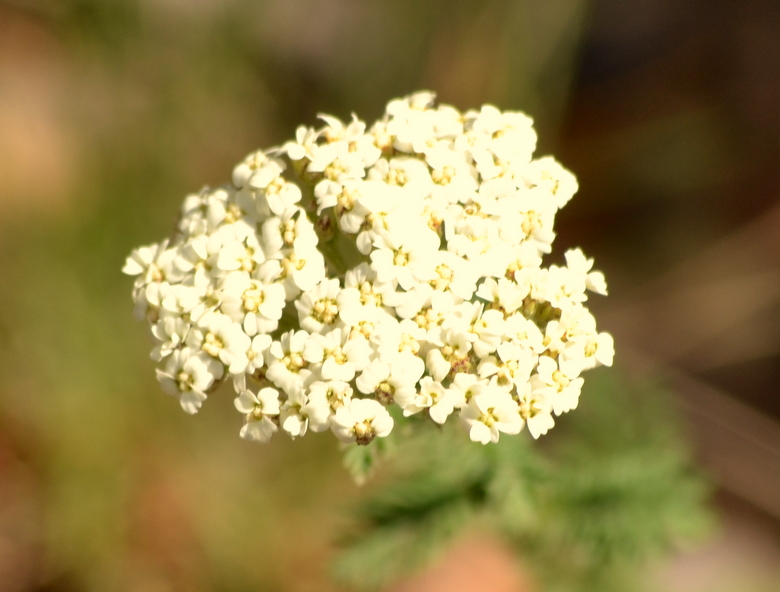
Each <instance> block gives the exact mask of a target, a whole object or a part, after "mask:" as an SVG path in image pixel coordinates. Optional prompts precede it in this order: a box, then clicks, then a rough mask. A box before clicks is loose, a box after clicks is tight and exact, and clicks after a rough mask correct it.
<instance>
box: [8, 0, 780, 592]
mask: <svg viewBox="0 0 780 592" xmlns="http://www.w3.org/2000/svg"><path fill="white" fill-rule="evenodd" d="M418 89H432V90H435V91H437V93H438V96H439V100H440V101H442V102H445V103H450V104H453V105H455V106H456V107H458V108H460V109H468V108H472V107H478V106H480V105H481V104H483V103H485V102H491V103H494V104H496V105H497V106H499V107H500V108H502V109H520V110H524V111H526V112H528V113H529V114H531V115H532V116H533V117H534V118H535V120H536V121H537V130H538V132H539V136H540V147H539V152H540V153H541V154H544V153H554V154H555V155H556V157H557V158H558V159H559V160H560V161H561V162H563V163H564V165H565V166H567V167H568V168H570V169H571V170H572V171H574V172H575V174H577V176H578V178H579V181H580V186H581V190H580V193H579V194H578V196H577V197H576V199H575V200H573V201H572V203H571V204H570V205H569V206H568V207H567V208H566V210H564V212H563V213H562V214H561V215H560V216H559V219H558V231H559V238H558V241H557V243H556V245H557V246H556V252H557V253H562V252H563V250H564V248H567V247H570V246H575V245H581V246H582V247H583V248H584V250H585V252H586V253H588V254H589V255H591V256H595V258H596V262H597V267H598V268H599V269H602V270H603V271H604V272H605V273H606V276H607V279H608V281H609V282H610V288H611V296H610V298H608V299H604V300H601V301H597V302H594V304H593V308H594V310H595V313H596V316H597V318H602V317H601V316H600V314H603V315H606V316H604V317H603V318H604V319H606V320H603V321H602V325H601V326H602V327H603V328H604V329H605V330H609V331H612V332H613V333H615V335H616V338H617V339H616V341H617V350H618V360H620V356H622V355H625V356H626V357H627V358H630V353H626V354H623V351H622V350H621V345H622V344H623V343H625V341H629V342H631V345H632V346H633V347H637V348H639V349H641V350H643V351H644V352H645V353H649V354H651V355H653V356H656V357H660V358H662V359H661V362H660V364H661V367H670V366H673V367H675V368H682V369H683V370H686V371H688V372H690V373H691V374H692V375H694V376H695V377H696V379H697V380H703V381H705V382H706V383H707V384H710V385H712V386H715V387H717V388H720V389H725V390H727V391H728V392H729V394H730V396H733V397H735V398H736V399H739V400H741V401H742V402H743V403H746V404H747V405H748V406H750V408H751V409H753V410H754V411H756V412H757V413H759V414H761V415H762V417H764V418H769V419H768V420H767V421H769V422H770V423H771V422H774V421H775V420H776V419H777V418H778V417H780V398H778V397H777V392H778V391H777V386H776V385H777V380H778V379H780V363H778V362H779V361H780V359H779V354H778V351H780V347H778V343H780V340H778V337H777V335H778V334H780V315H778V313H777V310H778V309H777V308H776V307H774V304H776V303H778V302H777V299H775V300H773V299H772V298H775V296H772V297H770V298H769V299H765V300H762V302H763V303H764V304H763V305H762V307H759V308H756V309H755V310H754V312H755V315H754V316H757V317H758V318H759V321H758V323H759V325H758V326H757V327H758V328H754V325H751V324H749V323H748V324H745V323H744V322H742V323H741V324H740V327H742V333H739V332H738V330H736V329H730V328H729V326H726V328H724V329H723V335H725V338H724V339H725V341H724V343H725V345H723V346H722V348H721V349H723V350H724V351H726V352H727V353H728V352H730V351H731V349H732V348H731V347H730V346H729V343H732V341H730V340H733V339H734V338H735V336H737V337H740V338H741V339H742V341H740V342H739V343H743V342H744V343H750V344H755V343H756V342H759V343H760V344H761V347H760V348H758V350H757V353H754V355H749V356H748V355H746V356H741V357H740V356H731V357H729V356H728V355H725V354H724V355H725V358H724V357H723V356H721V358H718V359H725V360H726V362H723V363H721V364H720V365H718V364H714V363H710V364H709V365H707V364H704V363H703V362H702V363H700V360H701V359H702V356H701V355H698V357H697V355H696V351H698V350H696V351H694V350H695V348H694V350H692V349H690V348H689V349H687V350H684V351H683V352H682V353H681V354H680V356H678V357H676V358H674V359H673V360H665V359H663V357H664V352H666V351H667V350H668V347H667V344H668V343H669V342H670V341H666V340H672V339H675V335H676V333H675V332H674V331H675V328H678V327H683V328H687V327H688V325H686V322H687V321H686V319H684V318H681V317H680V318H678V317H676V316H675V312H676V313H678V314H682V313H681V312H680V309H678V308H672V309H667V312H668V310H671V314H667V315H666V316H665V317H663V320H662V321H661V322H660V325H659V323H657V322H654V321H653V320H652V319H654V318H655V317H654V316H653V314H655V313H657V312H658V310H659V309H657V308H652V306H651V305H648V306H641V305H636V306H635V307H634V308H631V306H633V305H634V304H635V303H637V302H639V303H640V304H641V302H643V299H645V298H647V297H651V298H654V297H655V296H657V295H659V294H661V295H663V294H666V293H667V291H674V290H676V289H681V290H684V289H685V287H686V286H687V284H686V282H688V281H689V280H690V279H691V275H692V274H689V273H685V272H679V273H677V274H676V275H674V274H673V273H672V275H669V273H670V272H673V271H674V270H675V269H677V268H678V267H679V265H681V264H683V263H684V262H685V261H687V260H688V259H690V258H692V257H694V256H697V255H699V254H702V253H704V255H706V254H707V253H710V252H711V247H712V245H718V244H719V241H722V240H724V237H729V236H731V235H732V233H733V232H735V231H736V229H738V228H740V227H742V226H743V225H744V224H746V223H748V222H749V221H751V220H754V219H756V218H759V217H761V216H764V215H766V214H767V212H770V213H771V212H773V211H775V209H776V207H777V203H778V196H779V193H778V189H777V186H778V183H777V181H778V177H779V176H778V171H780V4H778V3H777V2H773V1H770V0H763V1H762V0H744V1H737V0H711V1H709V2H704V1H702V0H690V1H686V2H673V1H671V0H622V1H621V0H593V1H586V0H546V1H544V2H538V1H533V0H485V1H481V2H476V1H466V0H425V1H423V0H395V1H375V2H368V1H361V0H267V1H262V0H259V1H254V2H253V1H250V0H49V1H46V0H40V1H35V0H0V286H1V287H0V337H1V339H0V591H2V592H6V591H32V590H36V591H41V592H43V591H51V592H66V591H77V590H78V591H80V590H99V591H111V590H121V591H128V592H129V591H133V592H141V591H144V592H158V591H159V592H163V591H169V590H191V591H198V590H220V591H222V590H224V591H234V590H235V591H239V590H291V591H298V590H300V591H303V590H331V589H333V590H335V589H337V588H336V587H335V586H333V585H331V584H329V583H327V580H326V576H325V574H326V572H327V569H326V566H327V563H328V561H329V560H330V558H331V556H332V555H333V552H334V551H333V543H334V540H335V539H336V533H338V531H339V528H340V525H341V524H342V523H343V522H344V520H345V515H346V513H347V512H346V511H347V509H348V508H349V506H350V504H351V503H352V502H353V500H356V499H358V498H359V497H360V496H361V491H360V489H359V488H357V487H355V486H354V485H352V484H351V483H350V482H349V479H348V478H347V476H346V474H345V473H344V472H343V471H342V470H341V468H340V459H339V453H338V450H337V446H336V444H335V443H334V442H331V441H330V440H327V444H326V443H325V442H326V439H325V438H323V439H321V440H320V439H317V438H306V439H304V440H302V441H299V442H294V443H291V442H289V441H286V440H285V439H283V438H278V439H275V440H274V442H273V444H272V445H270V446H267V447H258V446H254V445H251V444H249V443H246V442H243V441H241V440H239V438H238V430H239V428H240V417H239V416H238V415H237V414H236V413H235V410H234V409H233V406H232V400H231V397H230V396H229V395H228V394H227V393H224V397H222V398H220V397H219V396H215V397H212V398H211V399H210V400H209V402H208V404H207V405H206V406H205V408H204V409H203V411H202V412H201V413H200V414H199V415H198V416H197V417H196V418H192V417H189V416H186V415H185V414H183V413H181V411H180V409H179V406H178V404H177V403H176V401H174V400H173V399H171V398H169V397H167V396H165V395H164V394H163V393H162V391H161V389H160V388H159V387H158V385H157V384H156V381H155V379H154V372H153V364H152V362H151V361H150V360H149V359H148V351H149V349H150V347H149V342H148V340H147V336H146V329H145V327H144V326H143V325H142V324H136V323H134V322H133V319H132V316H131V309H132V303H131V299H130V290H131V284H132V282H131V280H130V279H129V278H127V277H125V276H122V275H121V273H120V269H121V267H122V264H123V262H124V258H125V257H126V256H127V254H128V253H129V252H130V250H131V249H132V248H134V247H136V246H139V245H141V244H148V243H150V242H155V241H158V240H159V239H160V238H161V237H163V236H165V235H167V233H168V231H169V229H170V228H171V225H172V223H173V220H174V217H175V216H176V214H177V211H178V208H179V204H180V202H181V199H182V198H183V196H184V195H185V194H186V193H188V192H191V191H194V190H197V189H198V188H200V187H201V186H202V185H204V184H209V185H216V184H220V183H222V182H224V181H226V180H228V179H229V178H230V172H231V169H232V166H233V165H234V164H235V163H236V162H238V161H239V160H240V159H241V158H242V157H243V156H244V155H245V154H246V153H248V152H250V151H252V150H254V149H256V148H264V147H269V146H272V145H275V144H278V143H280V142H283V141H284V140H286V139H288V138H290V137H291V136H292V135H293V134H294V130H295V128H296V126H297V125H299V124H307V125H314V124H315V117H316V114H317V113H320V112H324V113H331V114H334V115H337V116H339V117H342V118H347V117H348V116H349V114H350V113H351V112H353V111H354V112H355V113H357V114H358V115H359V116H360V117H361V118H362V119H364V120H367V121H371V120H373V119H374V118H376V117H377V116H379V115H380V113H381V112H382V110H383V109H384V105H385V103H386V102H387V101H388V100H389V99H391V98H394V97H397V96H401V95H404V94H408V93H409V92H412V91H414V90H418ZM777 219H779V220H780V218H777ZM768 228H769V231H768V235H767V236H768V238H767V237H764V238H765V239H766V240H768V241H769V243H766V244H769V245H770V247H768V248H764V247H762V248H761V250H759V251H758V255H757V257H753V258H752V259H753V261H754V263H755V262H756V260H757V261H758V263H763V264H766V268H767V269H768V270H769V271H767V273H770V275H769V276H767V277H769V278H770V279H769V280H768V281H769V285H770V286H773V285H774V284H773V283H772V281H773V280H771V278H773V277H776V276H772V275H771V273H776V272H777V270H778V267H780V263H779V261H780V259H776V258H775V255H778V254H780V246H778V243H777V240H776V239H774V238H773V237H774V236H775V235H774V234H773V232H774V230H776V231H777V236H780V226H777V225H774V226H773V225H771V224H770V225H769V226H768ZM773 229H774V230H773ZM753 238H756V240H758V238H757V237H753ZM772 241H774V242H772ZM748 243H749V241H748ZM729 244H731V243H729ZM740 244H741V243H740ZM749 244H752V243H749ZM756 244H759V243H756ZM761 244H762V245H763V244H764V243H761ZM772 248H774V249H775V250H774V251H773V250H771V249H772ZM708 249H710V250H708ZM767 249H769V250H767ZM713 253H718V251H713ZM714 256H715V255H713V257H714ZM717 261H718V260H717V259H716V261H715V263H714V264H713V265H714V267H712V268H711V269H714V270H715V271H714V273H715V274H716V275H719V274H720V273H721V272H722V273H723V274H727V273H731V271H729V269H731V268H728V265H727V264H726V263H727V262H726V263H724V265H723V267H722V268H721V267H719V266H718V265H717ZM705 267H706V266H705ZM733 267H734V266H733V265H732V268H733ZM694 268H695V269H702V265H696V266H694ZM727 268H728V269H727ZM732 271H733V270H732ZM658 278H661V279H660V280H659V279H658ZM664 278H665V279H664ZM737 284H739V282H738V281H737ZM752 285H753V284H750V285H748V286H747V287H745V288H744V289H739V287H737V288H735V289H734V290H732V291H730V292H728V295H727V296H724V298H726V300H725V301H724V300H723V299H722V298H721V299H719V300H718V306H720V307H721V308H718V309H717V310H721V309H723V310H725V311H726V312H725V313H724V314H725V315H726V316H727V317H728V315H730V314H732V312H733V311H737V310H741V309H744V307H745V306H748V305H749V302H750V301H751V299H752V298H753V297H754V296H755V294H754V293H753V292H750V289H751V288H750V286H752ZM778 285H780V283H778ZM753 289H758V288H753ZM762 293H764V294H765V293H766V290H764V292H762ZM772 294H775V293H774V292H772ZM746 302H747V303H748V304H746ZM614 307H623V309H624V310H629V311H633V312H632V314H630V315H623V317H621V316H620V315H613V317H609V316H608V315H609V310H610V308H614ZM626 307H627V308H626ZM754 308H755V307H754ZM751 310H752V309H751ZM664 314H666V313H664ZM721 316H722V315H721ZM729 318H730V317H729ZM751 318H753V317H751ZM610 319H612V320H611V321H610ZM648 319H649V320H648ZM610 323H612V324H610ZM643 323H644V324H643ZM648 326H651V327H654V328H655V329H657V328H658V327H659V326H668V328H669V332H667V333H663V331H661V332H660V333H659V332H655V333H654V332H652V331H651V330H648V329H647V327H648ZM637 327H639V328H637ZM696 327H698V325H696V326H694V328H692V329H690V330H688V329H685V330H686V331H688V333H687V336H688V337H691V332H693V333H692V334H693V335H696V336H699V335H700V336H701V338H702V340H704V341H707V340H710V341H712V337H711V336H710V335H709V334H708V333H706V331H704V332H702V331H700V332H699V333H696V331H699V329H697V328H696ZM743 334H744V335H743ZM721 337H722V336H721ZM621 338H623V339H624V341H623V342H621ZM734 347H735V348H736V346H734ZM745 347H747V346H745ZM748 349H749V348H748ZM692 351H693V353H691V352H692ZM750 351H753V350H750ZM686 356H687V357H686ZM705 357H706V356H705ZM707 359H709V358H707ZM697 364H698V365H697ZM771 418H774V419H771ZM771 425H775V424H774V423H771ZM703 446H704V447H705V448H706V442H704V443H703ZM774 453H777V451H776V450H775V451H774ZM774 453H773V454H774ZM705 456H706V455H705ZM773 466H775V465H773ZM727 489H728V488H727ZM724 495H725V496H726V497H727V498H728V500H727V503H726V505H729V504H733V503H737V504H739V503H741V502H739V501H738V500H737V501H735V499H734V496H731V497H729V494H728V492H727V493H726V494H724ZM748 505H749V504H748ZM750 511H751V512H755V513H754V514H752V515H753V516H754V521H755V522H759V523H761V525H762V526H763V527H765V528H766V529H767V532H768V533H769V534H767V535H766V536H767V541H768V543H767V546H769V547H771V546H772V545H774V544H777V545H778V547H779V548H780V534H778V532H780V531H778V527H777V524H778V522H777V518H778V516H774V517H773V516H772V515H771V512H766V509H765V508H764V509H761V508H759V509H757V510H754V509H751V510H750ZM776 575H777V574H776ZM748 579H749V578H748ZM778 580H780V575H778ZM744 581H745V582H747V581H748V580H744ZM775 581H777V580H775ZM740 582H742V580H740ZM750 582H752V580H750ZM761 582H764V580H760V582H759V584H760V583H761ZM746 585H747V584H741V583H737V584H735V586H736V587H734V588H733V589H734V590H747V588H746V587H741V588H740V587H739V586H746ZM750 585H752V583H751V584H750ZM761 585H763V584H761ZM729 589H732V588H729ZM774 589H776V588H774ZM713 590H714V589H713ZM719 590H720V589H719Z"/></svg>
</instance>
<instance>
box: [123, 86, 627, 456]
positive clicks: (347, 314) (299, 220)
mask: <svg viewBox="0 0 780 592" xmlns="http://www.w3.org/2000/svg"><path fill="white" fill-rule="evenodd" d="M321 119H322V120H323V121H324V124H325V125H324V126H323V127H321V128H318V129H317V128H308V127H300V128H298V130H297V132H296V134H295V139H294V140H291V141H289V142H287V143H286V144H284V145H282V146H281V147H277V148H272V149H269V150H265V151H259V152H255V153H253V154H250V155H249V156H247V157H246V158H245V159H244V160H243V161H242V162H241V163H239V164H238V165H237V166H236V167H235V169H234V170H233V174H232V181H231V182H230V183H228V184H226V185H224V186H222V187H218V188H216V189H210V188H204V189H202V190H201V191H200V192H198V193H196V194H193V195H189V196H187V197H186V198H185V200H184V203H183V204H182V208H181V216H180V218H179V221H178V223H177V226H176V228H175V231H174V233H173V234H172V236H171V237H170V238H169V239H166V240H164V241H162V242H160V243H157V244H153V245H149V246H145V247H141V248H139V249H136V250H135V251H133V252H132V253H131V255H130V256H129V257H128V259H127V263H126V265H125V267H124V269H123V271H124V272H125V273H126V274H129V275H134V276H136V281H135V285H134V288H133V299H134V301H135V312H136V316H138V317H140V318H145V319H146V320H147V321H148V322H149V324H150V328H151V335H152V338H153V340H154V342H155V344H154V348H153V350H152V358H153V359H154V360H155V362H157V364H158V368H157V378H158V380H159V381H160V383H161V386H162V388H163V389H164V390H165V391H166V392H168V393H170V394H172V395H174V396H175V397H177V398H178V399H179V402H180V403H181V406H182V408H183V409H184V410H185V411H186V412H188V413H196V412H197V411H198V410H199V409H200V407H201V405H202V404H203V403H204V402H205V401H206V400H207V398H208V395H209V393H212V392H213V391H214V390H215V389H216V388H217V387H218V386H219V385H220V384H222V382H224V381H227V382H229V383H230V384H231V385H232V386H233V387H234V389H235V392H236V398H235V407H236V409H237V410H238V411H239V412H240V413H241V414H242V415H243V417H244V423H243V426H242V427H241V428H240V430H239V431H240V435H241V437H243V438H247V439H251V440H258V441H261V442H266V441H268V440H269V439H271V437H272V436H273V435H274V434H275V433H276V432H285V433H287V435H289V436H290V437H293V438H295V437H300V436H304V435H305V434H307V433H308V432H322V431H326V430H330V431H331V432H332V433H333V434H334V435H335V436H336V437H337V438H338V439H339V440H341V441H342V442H346V443H356V444H358V445H365V444H368V443H369V442H371V441H372V440H373V439H374V438H383V437H385V436H387V435H388V434H390V433H391V432H392V431H393V428H394V426H395V424H397V423H398V422H415V421H421V420H423V421H424V420H425V419H426V418H427V419H428V420H429V421H431V422H434V423H436V424H444V423H447V422H453V421H457V422H459V423H460V424H461V425H462V426H463V428H464V429H465V430H466V431H467V433H468V434H469V436H470V437H471V439H472V440H474V441H475V442H481V443H482V444H487V443H490V442H497V441H498V439H499V438H500V437H501V435H502V434H503V435H504V436H508V435H514V434H518V433H520V432H521V431H522V430H523V429H524V428H525V427H527V429H528V431H529V433H530V434H531V435H532V436H533V437H534V438H538V437H539V436H540V435H542V434H545V433H547V431H548V430H549V429H550V428H552V427H553V426H554V425H555V419H554V418H555V417H556V416H558V415H560V414H562V413H566V412H568V411H571V410H572V409H574V408H576V407H577V403H578V400H579V396H580V391H581V388H582V385H583V378H582V377H581V374H582V373H583V372H585V371H587V370H589V369H591V368H593V367H595V366H599V365H611V364H612V357H613V353H614V351H613V341H612V337H611V336H610V335H609V334H608V333H603V332H602V333H599V332H598V331H597V329H596V321H595V319H594V317H593V315H592V314H591V313H590V312H589V310H588V308H587V307H586V305H585V304H586V302H587V293H588V291H591V292H596V293H598V294H602V295H605V294H606V293H607V287H606V282H605V279H604V276H603V274H601V273H600V272H598V271H593V270H592V267H593V260H592V259H588V258H587V257H586V256H585V255H584V254H583V252H582V251H581V250H579V249H574V250H570V251H568V252H567V253H565V262H566V264H565V265H564V266H561V265H550V266H549V267H543V265H542V259H543V256H544V255H546V254H548V253H550V252H551V250H552V243H553V239H554V237H555V232H554V228H553V225H554V220H555V215H556V213H557V212H558V210H560V209H561V208H562V207H563V206H564V205H566V203H567V202H568V201H569V200H570V199H571V198H572V196H573V195H574V193H575V192H576V190H577V181H576V179H575V178H574V176H573V175H572V174H571V173H570V172H569V171H567V170H566V169H565V168H563V167H562V166H561V165H560V164H559V163H558V162H556V161H555V160H554V159H553V158H551V157H542V158H533V152H534V149H535V147H536V133H535V132H534V129H533V124H532V121H531V119H530V118H529V117H528V116H526V115H524V114H522V113H517V112H501V111H499V110H498V109H497V108H495V107H493V106H490V105H486V106H483V107H482V109H480V110H479V111H467V112H465V113H461V112H459V111H457V110H456V109H454V108H453V107H450V106H445V105H439V106H438V107H436V106H434V95H433V94H432V93H430V92H420V93H416V94H413V95H410V96H408V97H405V98H401V99H396V100H393V101H391V102H390V103H389V104H388V106H387V110H386V112H385V114H384V116H383V117H382V118H381V119H380V120H379V121H377V122H375V123H374V124H373V125H371V126H368V125H367V124H366V123H365V122H363V121H361V120H359V119H358V118H357V117H356V116H354V115H353V117H352V120H351V121H350V122H348V123H344V122H341V121H340V120H338V119H336V118H335V117H331V116H325V115H322V116H321Z"/></svg>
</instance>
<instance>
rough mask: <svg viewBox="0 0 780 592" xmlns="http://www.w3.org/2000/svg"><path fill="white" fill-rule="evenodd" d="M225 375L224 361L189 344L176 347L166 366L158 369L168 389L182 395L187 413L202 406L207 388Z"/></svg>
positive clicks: (171, 392)
mask: <svg viewBox="0 0 780 592" xmlns="http://www.w3.org/2000/svg"><path fill="white" fill-rule="evenodd" d="M221 377H222V365H221V364H219V363H218V362H216V361H215V360H213V359H211V358H210V357H209V356H207V355H206V354H204V353H203V352H193V351H192V350H191V349H189V348H186V347H185V348H182V349H178V350H176V351H174V352H173V353H172V354H171V355H170V356H169V357H168V358H167V360H166V363H165V366H164V367H163V369H162V370H160V369H157V380H159V381H160V385H161V386H162V387H163V389H164V390H165V392H167V393H168V394H170V395H173V396H175V397H178V398H179V402H180V403H181V406H182V409H184V411H186V412H187V413H196V412H197V411H198V409H200V406H201V405H202V404H203V401H205V400H206V391H207V390H208V389H209V388H211V386H212V385H213V384H214V381H215V380H219V379H220V378H221Z"/></svg>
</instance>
